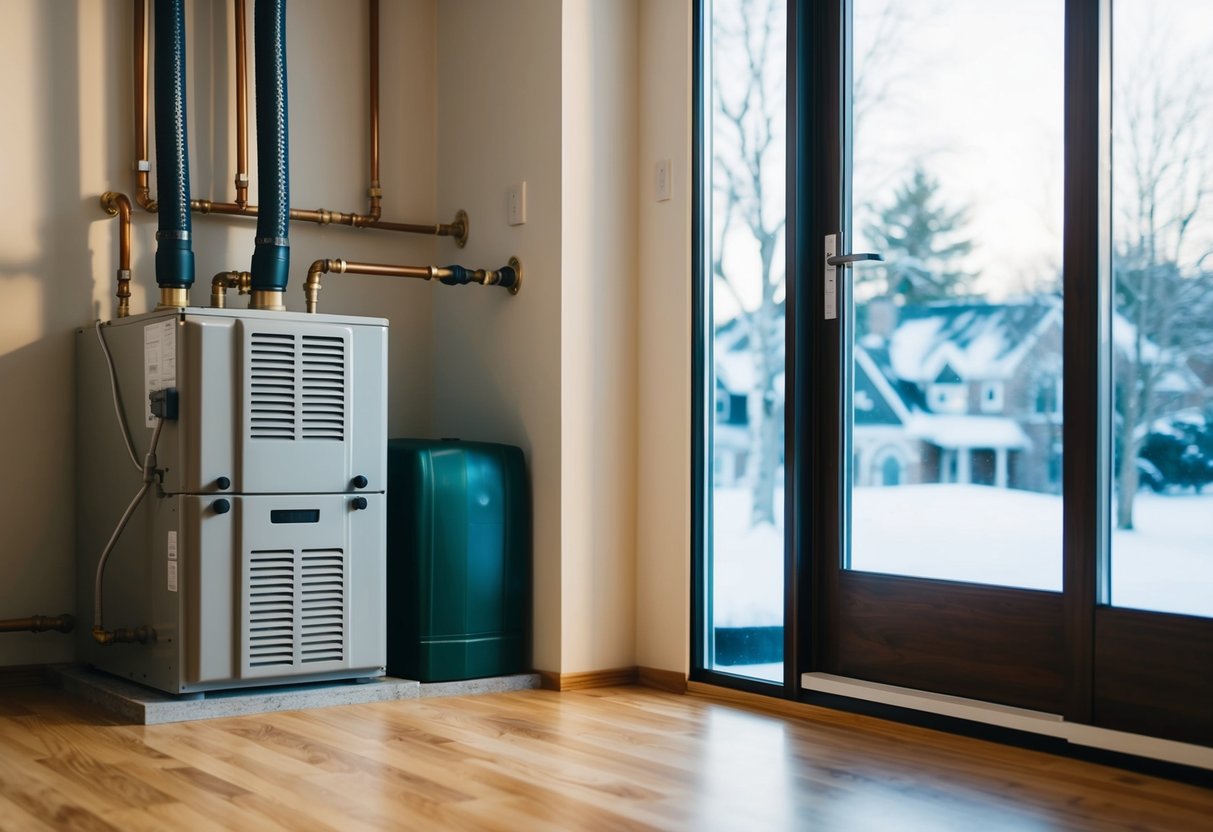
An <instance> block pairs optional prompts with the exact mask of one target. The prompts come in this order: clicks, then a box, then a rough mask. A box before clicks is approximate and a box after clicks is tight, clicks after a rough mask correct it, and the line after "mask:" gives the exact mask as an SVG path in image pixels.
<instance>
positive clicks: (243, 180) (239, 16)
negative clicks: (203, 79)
mask: <svg viewBox="0 0 1213 832" xmlns="http://www.w3.org/2000/svg"><path fill="white" fill-rule="evenodd" d="M233 13H234V15H235V17H236V204H237V205H245V204H247V203H248V71H247V69H246V66H245V64H246V55H245V52H246V48H245V46H246V42H247V36H246V34H245V28H244V24H245V14H244V0H235V9H234V11H233Z"/></svg>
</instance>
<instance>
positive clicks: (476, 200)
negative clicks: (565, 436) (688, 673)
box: [432, 0, 562, 669]
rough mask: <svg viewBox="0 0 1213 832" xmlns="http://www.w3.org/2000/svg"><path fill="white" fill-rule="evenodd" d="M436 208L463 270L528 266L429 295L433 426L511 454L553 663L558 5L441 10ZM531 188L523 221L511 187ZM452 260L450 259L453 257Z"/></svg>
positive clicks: (539, 655)
mask: <svg viewBox="0 0 1213 832" xmlns="http://www.w3.org/2000/svg"><path fill="white" fill-rule="evenodd" d="M437 167H438V181H439V186H438V194H439V202H438V206H439V212H440V213H442V214H447V213H451V212H453V211H454V210H455V209H456V208H458V207H463V208H465V209H467V210H468V211H469V212H470V213H471V216H472V226H471V228H472V233H471V240H470V242H469V243H468V246H467V248H466V249H464V250H463V251H462V252H460V253H459V255H458V256H459V257H460V258H461V261H466V262H467V263H485V264H492V265H499V264H503V263H504V261H505V259H506V258H508V257H509V256H510V255H511V254H512V255H516V256H517V257H519V258H520V259H521V261H522V264H523V269H524V282H523V289H522V291H521V292H520V293H519V294H518V295H517V296H515V297H510V296H509V295H508V294H506V293H505V292H504V291H492V290H490V291H476V289H477V288H478V287H459V288H458V289H454V290H452V291H447V292H443V293H441V294H440V295H438V296H437V297H436V298H435V303H434V323H433V360H434V388H433V389H434V399H433V409H432V414H433V426H434V428H433V429H434V431H435V433H436V434H437V435H439V436H455V437H459V438H462V439H477V440H486V441H493V442H506V443H509V444H514V445H519V446H521V447H522V449H523V451H524V452H525V454H526V457H527V463H528V466H529V468H530V473H531V483H532V498H533V502H534V513H533V518H534V520H533V523H534V574H535V578H534V589H535V616H534V632H535V639H534V645H535V649H534V659H535V663H536V665H538V666H539V667H543V668H551V669H558V668H559V666H560V574H561V561H560V552H561V550H560V522H561V516H560V298H561V288H562V287H561V280H560V246H561V210H560V0H511V2H509V3H501V2H498V0H443V2H441V3H439V5H438V166H437ZM522 180H526V182H527V224H526V225H521V226H509V225H507V224H506V216H505V194H506V188H507V187H508V186H509V185H510V184H511V183H513V182H519V181H522ZM450 256H451V257H454V256H455V255H454V254H451V255H450Z"/></svg>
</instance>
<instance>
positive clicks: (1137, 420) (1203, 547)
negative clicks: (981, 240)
mask: <svg viewBox="0 0 1213 832" xmlns="http://www.w3.org/2000/svg"><path fill="white" fill-rule="evenodd" d="M1111 13H1112V19H1111V43H1112V50H1111V52H1112V62H1111V63H1112V66H1111V136H1112V165H1111V183H1110V188H1109V191H1110V195H1111V200H1110V202H1111V205H1110V210H1109V212H1108V213H1109V221H1110V232H1111V233H1110V238H1111V252H1110V266H1111V269H1110V270H1111V283H1110V287H1109V288H1110V295H1111V298H1110V301H1111V302H1110V304H1109V306H1110V318H1111V321H1110V331H1111V348H1110V350H1109V352H1110V356H1109V358H1110V373H1109V375H1110V379H1109V383H1108V384H1107V385H1106V386H1105V389H1104V391H1103V395H1102V396H1101V406H1102V407H1103V409H1104V411H1105V413H1106V418H1107V419H1108V421H1109V422H1110V424H1111V431H1110V433H1111V442H1110V443H1109V444H1110V447H1108V448H1105V449H1104V457H1105V459H1106V461H1107V464H1108V468H1109V476H1108V477H1107V478H1106V483H1105V484H1104V486H1103V488H1104V497H1105V499H1106V500H1107V502H1108V506H1109V512H1108V513H1109V515H1110V516H1109V523H1108V525H1109V527H1110V528H1109V530H1108V535H1107V536H1108V542H1109V546H1108V549H1109V552H1108V558H1107V560H1106V568H1105V569H1103V570H1102V572H1101V576H1100V577H1101V580H1100V582H1099V586H1098V592H1099V595H1100V598H1099V600H1100V602H1101V603H1100V604H1099V605H1098V606H1097V607H1096V609H1095V635H1094V657H1093V658H1094V675H1093V694H1094V704H1093V709H1092V719H1093V721H1094V722H1095V723H1096V724H1099V725H1106V726H1109V727H1116V728H1122V729H1125V730H1129V731H1135V732H1139V733H1147V734H1156V735H1160V736H1167V737H1170V738H1172V739H1178V740H1184V741H1188V742H1198V743H1204V744H1206V745H1213V83H1211V82H1210V78H1213V4H1210V3H1207V2H1202V0H1115V2H1114V3H1113V4H1112V6H1111Z"/></svg>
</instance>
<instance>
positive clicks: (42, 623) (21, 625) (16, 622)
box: [0, 613, 76, 633]
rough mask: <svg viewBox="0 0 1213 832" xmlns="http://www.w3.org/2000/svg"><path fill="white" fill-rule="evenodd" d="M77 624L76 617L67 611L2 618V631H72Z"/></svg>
mask: <svg viewBox="0 0 1213 832" xmlns="http://www.w3.org/2000/svg"><path fill="white" fill-rule="evenodd" d="M75 626H76V619H75V618H73V617H72V616H70V615H68V614H67V613H63V614H62V615H31V616H30V617H29V618H7V619H0V633H43V632H46V631H47V630H55V631H56V632H60V633H70V632H71V631H72V628H73V627H75Z"/></svg>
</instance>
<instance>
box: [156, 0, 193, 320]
mask: <svg viewBox="0 0 1213 832" xmlns="http://www.w3.org/2000/svg"><path fill="white" fill-rule="evenodd" d="M155 24H156V157H157V159H158V160H159V164H158V166H157V170H156V189H157V190H158V191H159V192H160V211H159V216H160V225H159V230H158V231H157V232H156V283H157V284H158V285H159V286H160V306H161V307H181V306H185V305H186V302H187V300H188V297H189V288H190V286H192V285H194V251H193V248H192V247H191V243H190V231H191V225H190V173H189V148H188V146H187V139H186V116H185V112H186V105H185V0H156V20H155Z"/></svg>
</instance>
